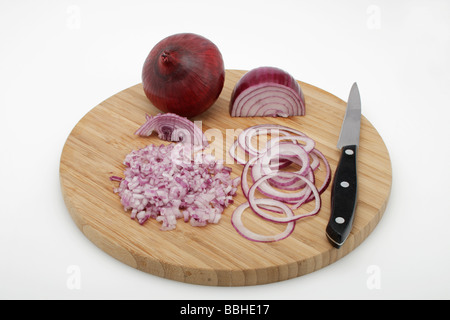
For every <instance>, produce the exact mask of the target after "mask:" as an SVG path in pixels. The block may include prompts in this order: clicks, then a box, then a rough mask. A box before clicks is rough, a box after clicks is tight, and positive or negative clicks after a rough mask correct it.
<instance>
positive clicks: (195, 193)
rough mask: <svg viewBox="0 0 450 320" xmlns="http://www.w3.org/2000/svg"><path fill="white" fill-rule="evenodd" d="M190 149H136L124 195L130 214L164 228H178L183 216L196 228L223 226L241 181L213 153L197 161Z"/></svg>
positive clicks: (129, 163) (129, 161)
mask: <svg viewBox="0 0 450 320" xmlns="http://www.w3.org/2000/svg"><path fill="white" fill-rule="evenodd" d="M190 150H191V149H190V148H189V145H187V146H186V145H185V144H182V143H177V144H174V143H171V144H169V145H163V144H162V145H160V146H155V145H148V146H147V147H145V148H142V149H139V150H133V151H132V152H131V153H129V154H128V155H127V156H126V157H125V160H124V164H125V165H126V169H125V172H124V175H125V177H124V178H121V177H117V176H112V177H110V179H111V180H113V181H120V185H119V187H118V188H115V189H114V192H116V193H118V194H119V196H120V198H121V203H122V205H123V207H124V209H125V211H128V210H131V218H132V219H137V220H138V221H139V223H140V224H143V223H144V222H145V221H146V220H147V219H149V218H154V219H156V220H157V221H159V222H161V223H162V225H161V230H172V229H174V228H176V224H177V219H180V218H182V219H183V220H184V221H185V222H188V221H189V222H190V224H191V225H192V226H205V225H207V224H208V223H217V222H219V220H220V218H221V214H222V212H223V210H224V209H225V208H226V207H227V206H229V205H230V204H232V203H233V196H234V195H235V194H236V191H237V186H238V185H239V182H240V177H238V178H235V179H232V178H231V176H230V173H231V168H229V167H226V166H224V164H223V161H221V160H216V159H215V158H214V157H213V156H212V155H209V154H204V153H199V154H197V155H196V156H195V158H193V156H192V154H191V152H190Z"/></svg>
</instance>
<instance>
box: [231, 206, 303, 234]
mask: <svg viewBox="0 0 450 320" xmlns="http://www.w3.org/2000/svg"><path fill="white" fill-rule="evenodd" d="M254 204H255V205H258V204H267V205H270V206H278V207H279V208H280V209H282V210H283V211H284V212H285V213H286V216H287V217H292V216H293V215H294V213H293V212H292V210H291V209H290V208H289V207H288V206H287V205H285V204H284V203H282V202H280V201H276V200H272V199H255V201H254ZM249 206H250V204H249V203H248V202H245V203H243V204H241V205H240V206H238V207H237V208H236V210H235V211H234V212H233V214H232V216H231V224H232V225H233V227H234V228H235V229H236V231H237V232H238V233H239V234H240V235H242V236H243V237H244V238H246V239H249V240H252V241H256V242H274V241H280V240H283V239H285V238H287V237H288V236H289V235H290V234H291V233H292V231H294V228H295V222H293V221H292V222H289V223H287V224H286V229H284V231H283V232H281V233H279V234H276V235H262V234H258V233H255V232H253V231H250V230H249V229H248V228H246V227H245V226H244V224H243V222H242V214H243V212H244V211H245V209H247V208H248V207H249Z"/></svg>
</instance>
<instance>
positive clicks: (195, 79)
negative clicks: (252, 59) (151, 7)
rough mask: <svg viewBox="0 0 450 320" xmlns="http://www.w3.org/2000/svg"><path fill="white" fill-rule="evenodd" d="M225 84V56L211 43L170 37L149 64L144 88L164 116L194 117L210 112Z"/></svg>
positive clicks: (144, 73) (195, 37) (156, 48)
mask: <svg viewBox="0 0 450 320" xmlns="http://www.w3.org/2000/svg"><path fill="white" fill-rule="evenodd" d="M224 81H225V68H224V63H223V58H222V54H221V53H220V51H219V49H218V48H217V46H216V45H215V44H214V43H212V42H211V41H210V40H208V39H206V38H204V37H202V36H200V35H196V34H193V33H180V34H175V35H172V36H169V37H167V38H165V39H163V40H161V41H160V42H159V43H157V44H156V45H155V46H154V47H153V49H152V50H151V51H150V53H149V55H148V56H147V59H146V60H145V63H144V66H143V70H142V84H143V88H144V92H145V95H146V96H147V98H148V99H149V100H150V102H151V103H152V104H153V105H154V106H155V107H156V108H158V109H159V110H161V111H163V112H172V113H175V114H178V115H180V116H184V117H194V116H196V115H199V114H201V113H203V112H205V111H206V110H207V109H209V108H210V107H211V106H212V105H213V104H214V102H215V101H216V100H217V98H218V97H219V95H220V93H221V91H222V89H223V85H224Z"/></svg>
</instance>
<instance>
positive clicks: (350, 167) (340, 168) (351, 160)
mask: <svg viewBox="0 0 450 320" xmlns="http://www.w3.org/2000/svg"><path fill="white" fill-rule="evenodd" d="M356 152H357V146H356V145H352V146H345V147H343V148H342V151H341V157H340V159H339V163H338V165H337V168H336V172H335V174H334V180H333V186H332V189H331V217H330V221H329V222H328V225H327V229H326V233H327V236H328V239H329V240H330V243H331V244H332V245H333V246H334V247H336V248H340V247H341V246H342V244H343V243H344V242H345V240H346V239H347V237H348V235H349V234H350V231H351V229H352V225H353V218H354V213H355V209H356V199H357V190H358V188H357V177H356Z"/></svg>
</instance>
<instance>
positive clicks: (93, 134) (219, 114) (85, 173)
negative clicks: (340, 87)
mask: <svg viewBox="0 0 450 320" xmlns="http://www.w3.org/2000/svg"><path fill="white" fill-rule="evenodd" d="M244 73H245V71H239V70H227V71H226V78H225V85H224V88H223V91H222V93H221V95H220V97H219V99H218V100H217V102H216V103H215V104H214V105H213V106H212V107H211V108H210V109H209V110H208V111H206V112H205V113H203V114H201V115H199V116H197V117H195V118H193V119H191V120H193V121H197V120H201V121H202V122H201V123H202V130H203V131H204V132H205V134H207V136H208V139H209V140H210V141H211V142H212V141H215V142H214V144H215V146H216V150H215V151H214V152H215V153H214V155H215V156H216V157H217V158H222V159H223V160H224V161H225V162H226V164H227V165H228V166H230V167H232V170H233V171H232V177H238V176H240V175H241V172H242V166H241V165H239V164H237V163H230V162H231V159H230V158H229V156H228V149H229V147H230V146H231V143H232V142H233V140H234V139H235V137H234V136H233V133H236V134H237V133H238V132H239V131H238V130H239V129H245V128H247V127H249V126H252V125H256V124H262V123H276V124H281V125H285V126H289V127H292V128H295V129H297V130H300V131H302V132H304V133H305V134H306V135H308V136H309V137H311V138H313V139H314V140H315V141H316V147H317V149H319V150H320V151H322V153H323V154H324V155H325V156H326V157H327V159H328V161H329V163H330V166H331V169H332V170H333V172H334V170H335V168H336V165H337V162H338V159H339V150H338V149H337V148H336V143H337V140H338V137H339V133H340V127H341V124H342V120H343V118H344V114H345V108H346V102H344V101H342V100H341V99H339V98H337V97H335V96H333V95H332V94H330V93H327V92H325V91H323V90H321V89H318V88H316V87H314V86H311V85H309V84H306V83H303V82H300V81H299V84H300V86H301V88H302V90H303V92H304V94H305V99H306V115H305V116H301V117H300V116H298V117H291V118H287V119H286V118H269V117H267V118H262V117H255V118H231V117H230V115H229V113H228V103H229V99H230V96H231V92H232V90H233V88H234V85H235V84H236V82H237V81H238V80H239V79H240V77H241V76H242V75H243V74H244ZM363 110H364V101H363ZM146 113H148V114H151V115H155V114H157V113H160V112H159V110H157V109H156V108H155V107H154V106H152V105H151V103H150V102H149V101H148V99H147V98H146V97H145V94H144V92H143V89H142V85H141V84H137V85H135V86H133V87H130V88H128V89H126V90H124V91H121V92H119V93H117V94H116V95H114V96H112V97H110V98H109V99H107V100H105V101H103V102H102V103H100V104H99V105H98V106H96V107H95V108H93V109H92V110H91V111H90V112H88V113H87V114H86V115H85V116H84V117H83V118H82V119H81V120H80V121H79V122H78V124H77V125H76V126H75V128H74V129H73V130H72V132H71V133H70V135H69V137H68V138H67V141H66V143H65V145H64V148H63V151H62V155H61V161H60V182H61V188H62V193H63V196H64V200H65V203H66V206H67V208H68V211H69V212H70V214H71V216H72V218H73V220H74V221H75V223H76V225H77V226H78V227H79V228H80V230H81V231H82V232H83V234H84V235H85V236H86V237H88V238H89V239H90V240H91V241H92V242H93V243H94V244H95V245H97V246H98V247H99V248H101V249H102V250H103V251H105V252H107V253H108V254H110V255H111V256H113V257H114V258H116V259H118V260H120V261H122V262H124V263H126V264H128V265H130V266H132V267H134V268H137V269H139V270H142V271H145V272H148V273H150V274H153V275H157V276H160V277H164V278H168V279H173V280H177V281H181V282H188V283H194V284H201V285H214V286H243V285H257V284H265V283H271V282H276V281H281V280H287V279H291V278H294V277H298V276H301V275H304V274H307V273H310V272H313V271H315V270H318V269H320V268H323V267H325V266H327V265H329V264H331V263H333V262H335V261H336V260H338V259H340V258H342V257H343V256H345V255H346V254H347V253H349V252H351V251H352V250H353V249H354V248H356V247H357V246H358V245H359V244H360V243H361V242H362V241H363V240H364V239H366V237H367V236H368V235H369V234H370V233H371V232H372V230H373V229H374V228H375V226H376V225H377V223H378V222H379V220H380V219H381V217H382V215H383V213H384V210H385V208H386V204H387V201H388V198H389V194H390V190H391V182H392V171H391V162H390V158H389V153H388V150H387V149H386V146H385V144H384V142H383V140H382V138H381V137H380V135H379V134H378V132H377V131H376V129H375V128H374V127H373V126H372V125H371V124H370V122H369V121H368V120H367V119H366V118H365V117H364V116H363V117H362V120H361V140H360V147H359V156H358V179H359V180H358V187H359V189H358V192H359V193H358V203H357V209H356V216H355V220H354V225H353V229H352V232H351V234H350V236H349V237H348V239H347V241H346V242H345V243H344V245H343V246H342V247H341V248H340V249H335V248H334V247H333V246H331V245H330V243H329V242H328V240H327V237H326V235H325V228H326V225H327V223H328V219H329V217H330V193H331V191H330V190H331V186H330V187H328V189H327V190H326V191H325V192H324V193H323V194H322V197H321V199H322V208H321V210H320V212H319V213H318V215H316V216H313V217H308V218H305V219H301V220H299V221H298V222H297V223H296V226H295V230H294V232H293V233H292V234H291V235H290V236H289V237H288V238H286V239H284V240H281V241H278V242H271V243H260V242H253V241H249V240H247V239H245V238H243V237H242V236H241V235H239V234H238V233H237V232H236V230H235V229H234V228H233V226H232V224H231V222H230V218H231V215H232V213H233V211H234V209H235V208H236V207H237V206H238V205H239V204H241V203H243V202H244V201H245V197H244V196H243V195H242V190H241V189H239V190H238V194H237V195H236V197H235V202H234V204H233V205H232V206H230V207H228V208H227V209H225V211H224V213H223V215H222V218H221V220H220V221H219V223H218V224H209V225H207V226H206V227H193V226H191V225H190V224H189V223H185V222H183V221H182V220H178V223H177V227H176V229H174V230H171V231H161V230H160V229H159V228H160V223H159V222H157V221H156V220H154V219H151V220H148V221H146V222H145V223H144V224H143V225H140V224H139V223H138V222H137V221H136V220H133V219H130V212H125V211H124V209H123V207H122V205H121V203H120V198H119V196H118V194H116V193H114V192H113V189H114V188H116V187H117V186H118V182H114V181H110V179H109V177H110V176H111V175H117V176H123V171H124V169H125V166H124V165H123V160H124V158H125V156H126V155H127V154H128V153H129V152H131V151H132V150H136V149H140V148H143V147H145V146H146V145H148V144H156V145H159V144H167V142H165V141H161V140H159V139H158V137H157V135H156V134H155V133H154V134H152V135H151V136H150V137H140V136H137V135H135V134H134V132H135V131H136V130H137V129H138V128H139V127H140V126H141V125H142V124H143V123H144V122H145V114H146ZM216 139H218V140H216ZM221 139H222V140H221ZM218 142H220V143H222V145H223V148H217V146H218V145H220V144H218ZM221 149H222V150H221ZM321 179H322V181H323V172H322V175H321V173H320V172H319V173H318V175H317V180H318V181H317V184H318V185H320V183H321V182H322V181H321ZM243 219H244V220H243V221H244V223H245V225H246V226H248V227H249V228H254V230H255V231H258V232H265V233H267V234H271V233H279V232H280V231H281V230H282V229H284V226H283V225H282V224H281V226H280V224H276V223H270V222H268V221H264V220H262V219H261V218H258V217H257V216H256V215H254V214H253V213H252V212H251V210H246V212H245V214H244V216H243Z"/></svg>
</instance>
